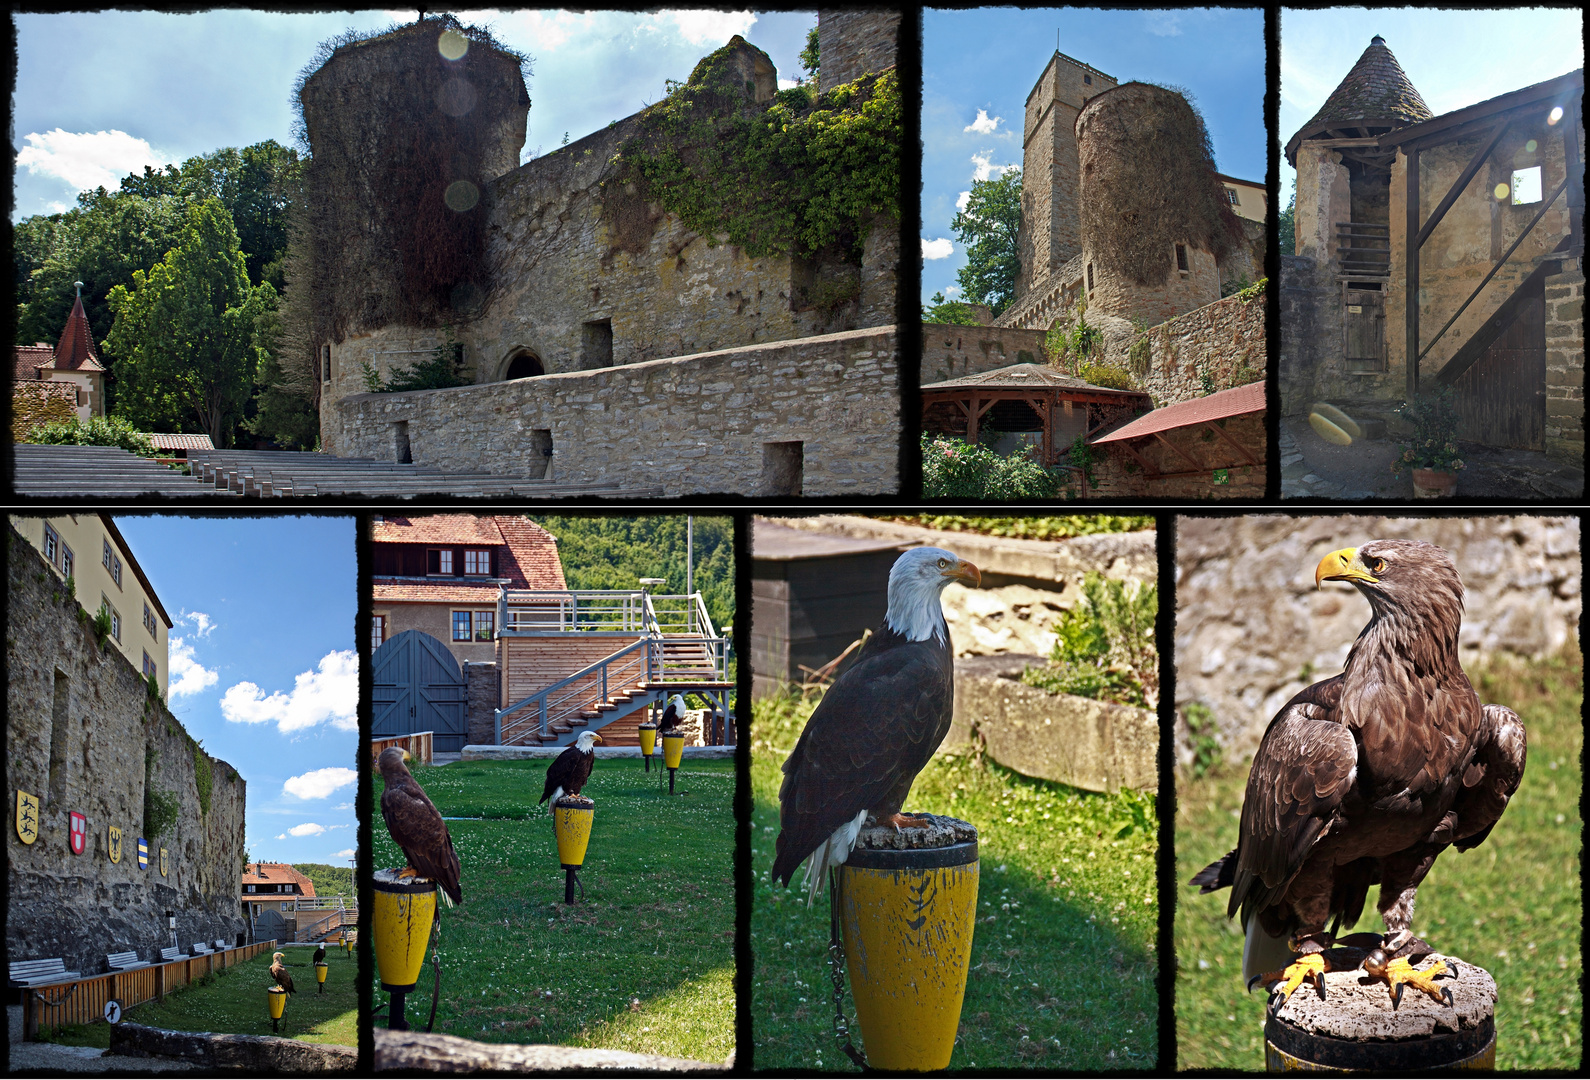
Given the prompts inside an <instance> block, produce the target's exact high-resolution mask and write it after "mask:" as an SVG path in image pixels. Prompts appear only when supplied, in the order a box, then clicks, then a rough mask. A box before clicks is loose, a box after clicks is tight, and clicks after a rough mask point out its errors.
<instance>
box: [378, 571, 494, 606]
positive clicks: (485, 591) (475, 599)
mask: <svg viewBox="0 0 1590 1080" xmlns="http://www.w3.org/2000/svg"><path fill="white" fill-rule="evenodd" d="M514 587H515V588H518V587H519V586H514ZM370 595H371V598H372V599H373V600H375V602H376V603H380V602H381V601H383V600H385V601H387V602H388V603H392V602H409V603H422V604H476V605H479V606H481V607H495V606H496V604H497V586H495V585H454V584H451V583H444V582H438V583H436V584H435V585H432V584H430V583H429V582H424V581H398V580H395V579H393V578H374V579H372V580H371V593H370Z"/></svg>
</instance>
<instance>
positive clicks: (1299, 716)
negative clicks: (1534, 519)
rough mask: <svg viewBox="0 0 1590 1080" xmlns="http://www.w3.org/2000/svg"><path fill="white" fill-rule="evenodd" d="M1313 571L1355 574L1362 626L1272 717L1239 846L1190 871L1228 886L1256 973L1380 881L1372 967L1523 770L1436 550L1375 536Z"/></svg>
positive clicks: (1308, 940) (1404, 942) (1309, 943)
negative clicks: (1485, 696)
mask: <svg viewBox="0 0 1590 1080" xmlns="http://www.w3.org/2000/svg"><path fill="white" fill-rule="evenodd" d="M1323 580H1346V581H1350V582H1351V583H1352V584H1353V585H1354V586H1356V587H1357V588H1358V590H1359V591H1360V592H1362V593H1363V594H1364V596H1365V597H1366V598H1367V599H1368V600H1369V604H1370V608H1371V610H1372V613H1373V614H1372V617H1371V618H1370V621H1369V624H1368V625H1367V626H1365V627H1364V629H1363V632H1362V633H1360V634H1359V635H1358V639H1357V641H1355V642H1354V643H1353V647H1352V649H1351V651H1350V652H1349V653H1348V654H1347V664H1346V668H1345V670H1344V671H1343V672H1342V673H1341V674H1340V675H1337V676H1336V677H1335V678H1332V679H1327V680H1325V681H1324V682H1320V683H1315V684H1314V685H1313V686H1310V687H1309V688H1307V689H1306V690H1304V691H1302V692H1301V693H1299V694H1298V695H1297V696H1296V697H1294V698H1293V699H1292V700H1291V701H1290V702H1288V703H1287V704H1286V706H1285V707H1284V708H1283V709H1282V710H1281V711H1280V713H1278V714H1277V715H1276V717H1275V719H1273V720H1272V721H1270V726H1269V728H1268V729H1267V730H1266V731H1265V734H1264V738H1263V740H1262V741H1261V742H1260V744H1259V749H1258V752H1257V753H1256V754H1255V755H1254V759H1253V767H1252V770H1251V771H1250V773H1249V774H1248V785H1247V791H1246V793H1245V794H1244V797H1243V802H1242V827H1241V832H1240V838H1239V840H1238V843H1237V847H1236V849H1235V850H1234V851H1232V852H1231V853H1229V854H1228V855H1226V856H1225V857H1224V858H1223V859H1220V860H1219V861H1218V862H1215V863H1212V864H1211V865H1209V866H1208V867H1206V868H1204V870H1202V871H1201V872H1200V873H1199V874H1198V875H1197V876H1195V877H1194V878H1193V879H1192V883H1193V884H1195V885H1199V886H1201V887H1202V888H1201V891H1202V892H1212V891H1214V890H1216V889H1220V888H1224V887H1227V886H1230V887H1231V898H1230V902H1229V905H1228V907H1227V914H1228V915H1236V914H1237V913H1238V912H1240V913H1241V916H1242V923H1243V926H1244V927H1246V928H1247V931H1248V947H1247V948H1246V949H1245V950H1244V955H1243V974H1244V976H1245V977H1246V978H1247V979H1248V980H1249V981H1250V984H1251V982H1252V980H1254V979H1255V978H1257V977H1258V976H1259V975H1260V974H1262V973H1264V972H1266V971H1267V970H1268V969H1269V968H1271V967H1274V966H1278V965H1277V964H1275V963H1273V961H1274V960H1275V959H1276V956H1277V953H1278V952H1279V953H1280V957H1281V959H1283V960H1284V958H1285V957H1287V956H1290V955H1291V953H1290V952H1289V951H1286V949H1285V945H1284V941H1285V939H1286V938H1287V936H1288V935H1291V936H1292V937H1293V938H1294V940H1295V942H1296V943H1297V945H1298V946H1299V947H1300V949H1301V951H1302V952H1303V953H1304V954H1311V953H1317V952H1320V951H1321V950H1323V949H1325V948H1326V947H1328V946H1329V945H1330V944H1332V942H1333V940H1334V934H1335V931H1336V929H1337V928H1338V927H1339V926H1340V925H1343V924H1345V925H1347V926H1352V925H1353V923H1354V922H1355V921H1356V920H1357V918H1358V916H1359V914H1360V913H1361V912H1362V910H1363V906H1364V901H1365V899H1366V897H1367V895H1368V892H1369V888H1370V886H1372V885H1375V884H1379V885H1380V897H1379V909H1380V912H1381V915H1382V916H1383V917H1384V919H1385V923H1386V930H1387V938H1386V941H1385V953H1383V954H1381V955H1380V956H1379V957H1378V959H1373V960H1372V962H1366V966H1370V964H1371V963H1373V964H1383V963H1384V961H1385V958H1386V955H1390V954H1395V953H1396V952H1397V950H1399V949H1406V948H1407V947H1408V946H1410V944H1417V939H1416V938H1414V937H1413V933H1412V922H1413V904H1414V895H1415V893H1416V892H1417V890H1418V888H1419V884H1420V882H1422V881H1423V880H1424V877H1425V875H1426V874H1427V873H1428V872H1429V870H1430V867H1431V866H1432V865H1433V864H1434V862H1435V859H1436V857H1437V856H1438V855H1440V854H1441V852H1442V851H1444V850H1446V848H1447V847H1448V846H1450V845H1453V844H1456V845H1457V847H1458V850H1460V851H1463V850H1467V849H1469V848H1471V847H1474V846H1475V845H1476V844H1479V843H1480V842H1481V841H1482V840H1484V839H1485V837H1486V836H1487V835H1489V833H1490V831H1491V829H1492V827H1493V826H1494V825H1495V824H1496V821H1497V819H1498V818H1499V817H1500V816H1501V813H1502V811H1503V809H1505V808H1506V806H1507V801H1508V799H1509V798H1510V797H1511V796H1512V794H1513V793H1514V792H1515V791H1517V790H1518V784H1519V781H1520V780H1521V779H1522V777H1523V772H1524V757H1525V734H1524V727H1523V725H1522V724H1521V723H1520V722H1519V720H1518V717H1517V716H1516V715H1515V714H1514V713H1513V712H1512V710H1511V709H1507V708H1505V707H1503V706H1500V705H1485V706H1481V704H1480V702H1479V699H1478V697H1476V696H1475V693H1474V690H1473V688H1472V687H1471V686H1470V685H1469V680H1468V677H1467V676H1466V675H1464V673H1463V668H1462V665H1461V664H1460V663H1459V661H1458V629H1459V627H1460V625H1461V623H1462V618H1463V584H1462V581H1461V580H1460V579H1459V577H1458V572H1457V568H1456V567H1455V566H1454V565H1453V563H1452V559H1451V557H1450V556H1449V555H1448V554H1447V553H1446V552H1445V551H1443V550H1441V549H1440V548H1438V547H1435V546H1434V545H1432V544H1427V543H1424V542H1422V541H1413V540H1376V541H1373V542H1372V543H1368V544H1365V545H1363V546H1362V547H1360V548H1357V549H1356V550H1355V549H1345V550H1343V551H1339V552H1333V553H1331V554H1330V555H1327V556H1326V557H1325V559H1324V561H1322V562H1321V563H1320V567H1319V570H1318V571H1317V572H1316V584H1318V583H1319V582H1320V581H1323ZM1333 919H1334V920H1335V923H1334V924H1333V925H1330V926H1329V929H1327V925H1328V924H1331V921H1332V920H1333ZM1267 939H1268V940H1267ZM1426 951H1427V950H1426ZM1377 952H1378V950H1377ZM1375 956H1376V954H1375V953H1371V957H1372V958H1375Z"/></svg>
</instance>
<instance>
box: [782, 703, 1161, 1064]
mask: <svg viewBox="0 0 1590 1080" xmlns="http://www.w3.org/2000/svg"><path fill="white" fill-rule="evenodd" d="M812 708H813V705H811V704H805V705H803V704H799V703H798V702H796V701H793V700H790V699H776V700H772V701H761V702H758V703H757V705H756V708H755V712H754V717H753V720H754V728H753V732H752V734H753V742H752V756H751V791H752V796H753V799H754V805H753V807H752V830H751V865H752V867H753V870H754V874H755V889H754V892H753V899H752V905H753V906H752V910H751V949H752V953H753V955H754V959H755V967H754V974H753V979H752V982H753V986H752V1002H751V1021H752V1030H753V1033H754V1039H755V1061H754V1065H755V1067H756V1068H757V1069H800V1070H811V1069H814V1068H827V1069H844V1070H851V1069H852V1066H851V1063H850V1061H849V1059H848V1058H846V1057H845V1056H844V1055H843V1054H841V1053H840V1052H839V1050H838V1048H837V1047H836V1045H835V1043H834V1037H833V988H832V983H831V982H830V980H829V974H828V962H827V955H828V899H827V893H826V890H825V892H824V895H823V897H822V899H820V900H819V901H818V902H817V904H815V905H814V906H812V907H810V908H808V907H807V906H806V895H805V891H804V889H803V888H801V887H800V881H801V874H802V873H804V871H800V872H797V874H796V876H795V877H794V878H792V879H791V888H789V889H788V890H786V889H785V888H784V887H783V886H781V885H777V884H774V883H773V882H772V880H771V877H770V875H771V872H772V866H773V844H774V840H775V838H776V837H777V835H778V787H779V782H780V780H781V778H782V775H783V774H782V773H781V772H780V771H779V769H780V766H781V765H782V764H783V762H784V759H785V758H786V757H787V756H788V755H789V751H790V750H791V749H792V748H793V747H794V745H795V740H796V739H797V738H798V737H799V734H800V731H801V728H802V727H803V726H804V725H805V722H806V719H807V717H809V716H810V715H811V710H812ZM906 808H907V810H908V811H927V812H929V813H934V814H945V815H950V816H953V817H958V818H960V819H962V820H964V821H970V822H971V823H972V824H974V825H975V826H977V831H978V844H979V858H980V863H981V865H980V872H979V878H980V880H979V884H978V901H977V929H976V932H975V935H974V937H973V941H972V958H971V973H970V975H969V977H968V979H967V986H966V1000H965V1004H964V1005H963V1007H962V1009H961V1028H960V1034H959V1037H958V1038H957V1039H956V1043H955V1052H954V1055H953V1057H952V1058H951V1060H950V1068H952V1069H959V1068H968V1069H970V1068H976V1069H1000V1068H1043V1069H1071V1070H1087V1071H1092V1070H1099V1069H1153V1068H1154V1067H1155V1065H1156V1063H1157V1062H1158V1060H1159V1046H1158V1037H1157V1023H1158V1016H1159V1006H1158V1001H1157V997H1156V992H1155V975H1156V972H1157V970H1158V966H1157V963H1156V961H1155V953H1154V937H1155V933H1156V929H1155V928H1156V925H1157V918H1158V916H1157V914H1156V912H1157V911H1158V904H1157V903H1156V901H1155V888H1154V855H1155V851H1156V850H1157V844H1156V842H1155V836H1156V832H1157V829H1158V825H1157V824H1156V818H1155V815H1154V803H1153V799H1152V797H1150V796H1145V795H1138V794H1134V793H1130V792H1125V793H1121V794H1118V795H1095V794H1092V793H1090V792H1083V791H1078V790H1076V789H1074V788H1069V787H1066V786H1065V785H1063V784H1054V783H1048V782H1045V781H1041V780H1031V779H1028V778H1027V777H1024V776H1021V775H1020V774H1018V773H1014V772H1012V771H1010V770H1009V769H1005V768H1002V767H1000V766H999V765H997V764H994V763H993V762H990V761H987V760H986V759H983V758H979V757H974V756H972V755H957V756H950V755H939V756H937V757H935V758H934V759H933V761H932V762H931V763H930V764H929V765H928V767H927V768H926V769H924V770H923V771H922V773H921V774H920V775H919V776H918V777H917V779H916V784H915V786H914V787H913V788H912V790H911V797H910V799H909V800H908V801H907V807H906ZM845 1006H846V1015H847V1016H848V1018H849V1023H850V1027H851V1031H852V1039H853V1041H854V1042H855V1043H856V1044H857V1045H858V1046H860V1047H861V1049H862V1051H863V1052H865V1050H866V1047H865V1045H863V1043H862V1039H861V1036H860V1029H859V1028H858V1027H857V1026H856V1021H855V1002H854V999H852V998H851V996H850V994H849V992H848V988H847V992H846V995H845Z"/></svg>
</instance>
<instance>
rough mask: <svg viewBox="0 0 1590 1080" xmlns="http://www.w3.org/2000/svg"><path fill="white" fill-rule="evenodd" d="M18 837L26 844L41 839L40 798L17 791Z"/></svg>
mask: <svg viewBox="0 0 1590 1080" xmlns="http://www.w3.org/2000/svg"><path fill="white" fill-rule="evenodd" d="M17 836H19V837H21V839H22V842H23V843H24V844H31V843H33V841H35V840H37V839H38V838H39V797H38V796H37V795H29V794H28V793H27V792H25V791H23V790H21V789H20V788H19V789H18V790H17Z"/></svg>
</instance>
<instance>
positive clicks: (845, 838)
mask: <svg viewBox="0 0 1590 1080" xmlns="http://www.w3.org/2000/svg"><path fill="white" fill-rule="evenodd" d="M866 823H867V812H866V811H865V810H862V811H861V812H860V813H858V814H857V815H856V816H855V817H854V818H852V819H851V820H849V821H847V822H845V823H844V824H843V825H841V826H839V828H837V829H835V830H834V831H833V833H832V834H831V835H830V836H829V837H828V839H826V840H824V841H823V842H822V843H821V844H818V845H817V850H816V851H814V852H812V857H811V859H810V860H809V861H808V862H807V863H806V906H807V907H811V906H812V903H813V901H815V900H816V899H817V895H818V894H819V893H821V892H822V891H823V882H824V881H827V880H828V870H829V868H830V867H833V866H839V865H840V864H842V863H843V862H844V861H845V860H846V859H848V858H850V849H851V848H853V847H855V846H856V837H857V836H859V835H861V827H862V826H863V825H865V824H866Z"/></svg>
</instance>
